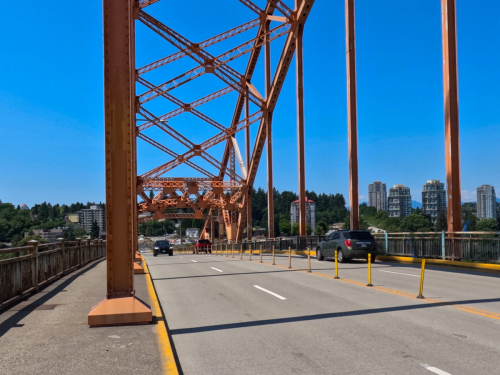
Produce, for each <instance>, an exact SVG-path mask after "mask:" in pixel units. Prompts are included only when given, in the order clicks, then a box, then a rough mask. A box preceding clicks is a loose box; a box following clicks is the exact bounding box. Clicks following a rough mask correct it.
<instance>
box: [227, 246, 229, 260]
mask: <svg viewBox="0 0 500 375" xmlns="http://www.w3.org/2000/svg"><path fill="white" fill-rule="evenodd" d="M228 246H229V245H226V258H227V257H228V256H229V248H228Z"/></svg>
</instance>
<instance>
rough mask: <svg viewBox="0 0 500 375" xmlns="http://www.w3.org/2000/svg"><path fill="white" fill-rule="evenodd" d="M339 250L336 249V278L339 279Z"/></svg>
mask: <svg viewBox="0 0 500 375" xmlns="http://www.w3.org/2000/svg"><path fill="white" fill-rule="evenodd" d="M337 252H338V251H337V250H335V279H339V260H338V259H337Z"/></svg>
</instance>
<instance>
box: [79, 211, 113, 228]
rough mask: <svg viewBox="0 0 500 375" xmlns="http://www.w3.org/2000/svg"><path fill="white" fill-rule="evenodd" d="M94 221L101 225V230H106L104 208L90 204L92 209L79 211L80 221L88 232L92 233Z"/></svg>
mask: <svg viewBox="0 0 500 375" xmlns="http://www.w3.org/2000/svg"><path fill="white" fill-rule="evenodd" d="M94 221H95V222H96V223H97V225H99V231H101V232H103V231H105V230H106V214H105V211H104V209H103V208H101V207H99V206H90V209H84V210H81V211H80V212H78V223H79V224H80V225H81V226H82V228H83V229H85V231H86V232H87V233H90V230H91V229H92V223H93V222H94Z"/></svg>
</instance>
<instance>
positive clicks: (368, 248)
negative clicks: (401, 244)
mask: <svg viewBox="0 0 500 375" xmlns="http://www.w3.org/2000/svg"><path fill="white" fill-rule="evenodd" d="M335 250H336V251H337V259H338V261H339V262H340V263H343V262H345V261H347V260H348V259H354V258H363V259H366V260H367V261H368V254H371V261H372V262H375V257H376V256H377V241H375V238H373V236H372V234H371V233H370V232H368V231H367V230H339V231H336V232H333V233H331V234H330V235H328V236H327V237H326V238H325V239H324V240H323V241H321V242H320V243H319V244H318V247H317V248H316V257H317V258H318V260H323V259H325V258H326V257H335Z"/></svg>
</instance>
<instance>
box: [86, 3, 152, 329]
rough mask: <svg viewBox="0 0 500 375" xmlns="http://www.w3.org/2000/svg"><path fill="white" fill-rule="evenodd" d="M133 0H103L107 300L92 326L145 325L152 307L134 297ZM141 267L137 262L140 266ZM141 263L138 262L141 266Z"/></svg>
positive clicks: (92, 314)
mask: <svg viewBox="0 0 500 375" xmlns="http://www.w3.org/2000/svg"><path fill="white" fill-rule="evenodd" d="M134 4H135V2H134V1H133V0H104V2H103V5H104V95H105V98H104V104H105V145H106V146H105V148H106V150H105V151H106V152H105V157H106V221H107V228H106V238H107V247H106V252H107V253H106V256H107V294H106V299H105V300H103V301H102V302H101V303H99V304H98V305H96V306H95V307H94V308H93V309H92V311H91V312H90V314H89V315H88V324H89V325H90V326H107V325H119V324H145V323H149V322H151V320H152V313H151V310H150V309H149V308H148V307H147V306H146V305H144V304H143V303H142V302H140V301H139V300H138V299H136V298H135V290H134V273H135V272H134V269H135V268H137V266H139V265H137V266H136V263H135V262H134V258H135V252H136V251H137V235H136V228H137V211H136V207H137V192H136V181H137V171H136V168H137V166H136V154H137V153H136V147H135V138H136V134H135V132H136V131H135V116H136V105H135V68H134V67H135V61H134V60H135V53H134V52H135V51H134V49H135V45H134V43H135V38H134V22H135V21H134V16H133V15H134ZM139 267H140V266H139ZM141 268H142V267H141Z"/></svg>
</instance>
